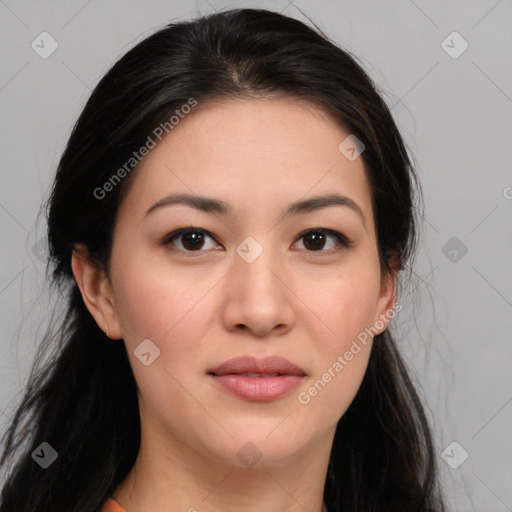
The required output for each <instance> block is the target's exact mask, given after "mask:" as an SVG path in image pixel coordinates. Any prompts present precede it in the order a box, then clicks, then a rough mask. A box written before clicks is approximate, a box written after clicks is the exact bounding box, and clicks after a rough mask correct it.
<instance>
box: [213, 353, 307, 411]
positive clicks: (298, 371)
mask: <svg viewBox="0 0 512 512" xmlns="http://www.w3.org/2000/svg"><path fill="white" fill-rule="evenodd" d="M208 375H209V376H210V378H211V379H212V382H214V383H215V384H216V385H218V386H219V387H220V388H221V389H223V390H224V391H227V392H228V393H230V394H231V395H235V396H237V397H238V398H242V399H243V400H246V401H250V402H269V401H272V400H276V399H278V398H280V397H282V396H285V395H288V394H289V393H290V392H291V391H292V390H294V389H296V388H297V387H298V386H299V385H300V384H301V383H302V382H303V379H304V377H305V376H306V372H305V371H304V370H303V369H302V368H301V367H299V366H297V365H295V364H293V363H291V362H290V361H288V360H287V359H284V358H283V357H279V356H272V357H267V358H265V359H257V358H255V357H250V356H244V357H237V358H235V359H230V360H229V361H226V362H225V363H223V364H221V365H220V366H217V367H216V368H213V369H212V370H210V371H209V372H208Z"/></svg>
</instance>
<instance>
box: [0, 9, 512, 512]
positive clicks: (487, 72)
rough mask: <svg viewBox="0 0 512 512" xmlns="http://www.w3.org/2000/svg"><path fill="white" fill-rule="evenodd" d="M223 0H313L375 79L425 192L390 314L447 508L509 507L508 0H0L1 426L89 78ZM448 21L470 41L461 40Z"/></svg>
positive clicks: (17, 378)
mask: <svg viewBox="0 0 512 512" xmlns="http://www.w3.org/2000/svg"><path fill="white" fill-rule="evenodd" d="M227 7H264V8H269V9H272V10H277V11H282V12H283V13H285V14H287V15H289V16H293V17H296V18H298V19H300V20H303V21H306V22H307V23H309V22H308V20H307V19H306V18H305V17H304V14H303V13H305V14H307V16H309V17H310V18H311V19H312V20H313V21H314V22H315V23H316V24H317V25H318V26H320V28H322V30H324V32H326V33H327V34H328V35H329V36H330V37H331V38H332V39H334V40H335V41H336V42H338V43H339V44H341V45H342V46H344V47H345V48H346V49H348V50H351V51H352V52H353V53H355V55H356V56H357V57H358V58H359V59H360V61H361V62H362V64H363V66H364V67H365V69H366V71H367V72H368V73H369V74H370V76H371V77H372V78H373V79H374V80H375V82H376V83H377V84H378V85H379V86H380V87H381V88H382V94H383V96H384V98H385V100H386V102H387V103H388V105H389V106H390V107H391V108H392V113H393V115H394V117H395V119H396V121H397V123H398V125H399V128H400V130H401V132H402V134H403V136H404V138H405V140H406V143H407V144H408V146H409V148H410V150H411V152H412V153H413V155H414V158H415V160H416V166H417V171H418V173H419V175H420V178H421V181H422V185H423V189H424V193H425V206H426V219H425V222H424V224H423V227H422V237H423V238H422V243H421V245H420V248H419V252H418V257H417V259H416V261H415V264H414V267H413V270H414V274H413V280H412V281H411V282H410V283H409V285H408V287H407V289H404V293H403V295H402V297H401V298H400V299H399V302H400V303H401V304H402V305H403V307H404V310H403V311H402V312H401V313H400V315H399V316H398V317H397V318H396V325H395V326H394V330H395V333H396V334H397V336H398V337H399V338H400V341H399V346H400V347H401V349H402V351H403V354H404V356H405V357H406V359H407V360H408V361H409V362H410V365H411V371H412V373H413V375H414V380H415V381H417V382H419V383H421V386H422V387H421V395H422V396H423V397H424V399H425V401H426V402H427V405H428V413H429V416H430V417H431V419H432V422H433V425H434V428H435V441H436V450H437V452H438V454H439V455H440V466H441V469H442V477H443V484H444V487H445V489H446V494H447V497H448V502H449V510H453V511H466V510H468V511H469V510H475V511H497V512H501V511H505V510H512V485H511V482H512V461H511V455H512V441H511V437H510V432H511V430H512V429H511V425H512V403H511V402H512V377H511V370H510V366H511V362H512V343H511V336H510V333H511V332H512V314H511V313H512V272H511V271H510V268H511V263H512V222H511V220H512V172H511V164H510V162H511V156H512V149H511V147H512V144H511V143H512V66H511V60H512V59H511V55H512V30H511V28H512V2H511V1H510V0H508V1H507V0H500V1H496V0H485V1H484V0H482V1H475V0H474V1H451V2H446V1H440V0H439V1H426V0H415V1H413V0H396V1H386V2H383V1H368V0H366V1H359V2H357V1H339V0H338V1H334V0H322V1H306V0H294V1H293V3H292V2H287V1H286V0H275V1H270V0H269V1H261V2H243V1H234V2H228V1H215V0H208V1H206V0H197V1H195V2H185V1H169V0H166V1H163V0H162V1H156V0H153V1H150V2H135V1H120V0H110V1H103V2H100V1H99V0H89V1H87V0H82V1H68V2H57V1H45V2H44V5H43V3H42V2H36V1H31V2H29V1H16V2H15V1H14V0H0V29H1V35H0V37H1V41H2V44H1V45H0V54H1V62H2V65H1V70H0V108H1V121H0V130H1V138H0V139H1V142H0V144H1V147H0V150H1V168H0V179H1V186H0V233H1V245H0V321H1V328H2V336H1V338H0V356H1V359H0V367H1V370H0V371H1V374H0V409H1V420H2V428H5V424H6V421H7V419H8V418H9V417H10V416H11V415H12V411H13V406H14V402H11V400H12V399H13V397H15V396H16V393H18V392H19V390H20V389H21V388H22V386H23V384H24V382H25V380H26V378H27V375H28V371H29V370H30V365H31V361H32V356H33V354H34V351H35V348H36V346H37V342H38V340H39V339H40V337H41V335H42V333H43V329H44V324H45V322H46V321H47V318H48V310H49V305H48V304H49V302H48V296H47V293H48V291H47V289H46V285H45V281H44V270H45V265H44V263H43V261H44V251H45V248H44V246H43V245H41V244H39V245H38V244H37V242H38V241H39V240H40V239H41V237H42V235H43V233H44V228H45V226H44V220H42V219H39V220H38V217H37V216H38V212H39V208H40V205H41V202H42V200H43V199H44V198H46V196H47V194H48V191H49V186H50V183H51V177H52V174H53V172H54V171H55V169H56V166H57V163H58V159H59V157H60V154H61V153H62V151H63V149H64V145H65V143H66V140H67V138H68V136H69V134H70V130H71V128H72V126H73V124H74V122H75V120H76V118H77V116H78V114H79V113H80V111H81V109H82V107H83V105H84V103H85V101H86V99H87V97H88V96H89V94H90V91H91V90H92V88H93V87H94V86H95V85H96V83H97V82H98V80H99V79H100V78H101V76H102V75H103V73H105V71H106V70H107V69H108V67H109V66H110V65H111V64H112V63H113V62H114V61H115V60H116V59H117V58H118V57H120V56H121V55H122V54H123V53H125V52H126V51H127V50H128V49H129V48H131V47H132V46H133V45H134V44H135V43H136V42H137V41H140V40H141V39H142V38H144V37H146V36H147V35H149V34H150V33H152V32H154V31H155V30H156V29H157V28H159V27H162V26H163V25H164V24H166V23H168V22H170V21H171V20H173V19H176V18H190V17H194V16H195V15H197V14H200V13H201V14H205V13H207V12H211V11H213V10H218V9H224V8H227ZM301 11H302V12H301ZM43 31H46V32H48V33H49V34H51V36H52V37H53V38H54V39H55V40H56V41H57V43H58V48H57V50H56V51H55V52H54V53H53V54H52V55H51V56H49V57H48V58H47V59H43V58H41V57H40V56H39V54H38V53H36V51H34V50H33V49H32V47H31V43H32V41H34V40H35V41H36V43H37V41H40V38H38V36H39V34H41V32H43ZM454 31H456V32H458V33H459V34H460V36H461V37H462V38H463V40H465V41H467V43H468V45H469V46H468V48H467V49H466V51H464V52H463V53H462V54H460V55H458V53H459V52H460V50H461V49H462V48H463V41H462V39H460V38H459V36H457V35H455V36H453V35H452V36H450V37H448V36H449V35H450V34H452V32H454ZM447 37H448V39H447ZM445 40H446V42H445V43H444V44H443V41H445ZM450 47H451V48H450ZM46 48H48V44H47V45H46ZM450 52H451V54H452V55H450V54H449V53H450ZM454 57H456V58H454ZM453 237H456V239H455V240H452V239H453ZM447 244H448V245H447ZM34 246H35V248H34ZM465 249H467V252H466V253H465V254H464V251H465ZM453 442H457V443H458V445H455V446H454V445H451V443H453ZM450 445H451V446H450ZM462 450H465V451H466V452H467V453H468V458H467V459H466V460H465V461H464V462H463V463H462V464H460V465H459V466H458V467H456V468H453V467H451V466H450V465H449V464H448V462H450V463H451V465H452V466H453V465H457V464H455V462H456V461H457V460H458V461H459V463H460V461H461V460H462V459H461V457H462V455H463V454H464V452H463V451H462ZM443 453H444V455H443V456H441V455H442V454H443Z"/></svg>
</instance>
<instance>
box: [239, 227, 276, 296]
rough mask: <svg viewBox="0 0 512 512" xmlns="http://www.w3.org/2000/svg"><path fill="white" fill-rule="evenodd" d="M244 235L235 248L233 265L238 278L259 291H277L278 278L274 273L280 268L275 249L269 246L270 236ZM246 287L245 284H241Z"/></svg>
mask: <svg viewBox="0 0 512 512" xmlns="http://www.w3.org/2000/svg"><path fill="white" fill-rule="evenodd" d="M258 238H259V241H258V240H256V238H254V237H252V236H248V237H246V238H245V239H244V240H243V241H242V242H241V243H240V244H239V245H238V246H237V248H236V253H237V255H236V258H235V267H236V271H237V272H236V274H237V275H238V278H239V279H241V280H242V281H245V283H247V285H249V286H250V287H251V288H253V289H255V290H258V292H259V293H269V292H272V295H273V294H274V293H273V292H277V291H278V290H277V289H278V288H279V280H278V279H277V278H276V276H275V273H276V272H279V269H282V265H281V263H282V262H279V261H278V260H279V258H278V255H277V251H276V249H275V248H273V247H271V244H270V242H269V240H270V237H266V238H264V237H262V236H260V237H258ZM242 288H243V289H247V287H246V286H242Z"/></svg>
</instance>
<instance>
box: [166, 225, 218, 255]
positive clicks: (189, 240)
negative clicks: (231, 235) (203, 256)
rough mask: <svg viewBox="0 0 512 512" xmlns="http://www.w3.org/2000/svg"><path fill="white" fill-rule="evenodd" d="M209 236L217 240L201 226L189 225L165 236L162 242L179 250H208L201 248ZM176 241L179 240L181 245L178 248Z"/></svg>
mask: <svg viewBox="0 0 512 512" xmlns="http://www.w3.org/2000/svg"><path fill="white" fill-rule="evenodd" d="M207 238H210V239H211V240H214V241H215V238H214V237H213V236H212V235H210V234H209V233H208V231H205V230H204V229H200V228H193V227H189V228H182V229H179V230H177V231H173V232H172V233H170V234H169V235H167V236H166V237H165V239H164V240H163V242H162V243H163V245H166V246H169V245H170V246H172V248H171V250H177V251H181V252H185V253H187V252H189V253H190V252H206V251H204V250H201V249H202V248H203V247H204V245H205V240H206V239H207ZM175 241H177V242H178V243H179V244H180V245H181V247H178V248H176V245H175ZM175 248H176V249H175ZM207 249H208V248H207Z"/></svg>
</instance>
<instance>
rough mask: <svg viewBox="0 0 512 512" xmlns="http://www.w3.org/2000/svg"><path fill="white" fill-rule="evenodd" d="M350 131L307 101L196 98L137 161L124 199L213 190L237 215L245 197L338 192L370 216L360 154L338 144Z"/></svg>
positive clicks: (251, 200) (271, 202) (140, 201)
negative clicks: (202, 100)
mask: <svg viewBox="0 0 512 512" xmlns="http://www.w3.org/2000/svg"><path fill="white" fill-rule="evenodd" d="M349 135H350V131H349V130H348V129H347V128H345V127H344V126H343V125H342V124H341V123H340V122H338V121H337V120H336V119H335V118H334V117H333V116H332V115H331V114H330V113H328V112H327V111H326V110H325V109H323V108H321V107H320V106H319V105H318V104H317V103H313V102H310V101H305V100H300V99H299V100H297V99H289V98H272V99H268V98H266V99H243V100H241V99H237V100H231V99H230V100H223V101H216V102H209V103H205V104H204V105H202V104H201V103H200V102H199V103H198V106H197V107H195V108H194V109H193V110H192V111H191V113H190V114H188V115H185V116H184V117H183V119H181V120H180V122H179V123H178V124H177V125H175V126H174V127H173V128H172V130H171V131H170V132H169V134H168V135H166V136H165V137H164V138H163V140H162V142H161V143H159V144H158V145H157V146H156V147H155V148H154V149H152V150H151V151H150V152H149V154H148V155H147V156H146V157H145V158H144V160H143V161H142V162H141V164H140V165H139V167H138V168H137V170H136V171H135V172H134V174H135V175H134V176H132V178H133V180H130V181H131V183H130V187H129V191H128V194H127V197H126V200H127V201H128V202H130V203H131V204H132V207H133V208H134V209H140V208H143V207H146V208H147V207H149V206H150V203H151V204H153V203H154V202H155V201H158V200H159V199H161V198H162V197H163V196H165V195H167V194H169V193H173V192H182V193H188V194H197V195H201V196H210V197H216V198H218V199H221V200H223V201H225V202H227V203H229V204H231V205H233V208H234V210H235V212H236V213H240V214H242V213H243V211H244V210H247V209H248V208H249V206H250V205H251V204H252V205H255V204H258V205H260V207H261V208H273V207H274V206H275V207H276V208H279V209H280V210H281V209H282V205H283V203H287V204H288V203H291V202H294V201H296V200H297V199H299V198H302V197H304V196H308V195H320V194H327V193H339V194H343V195H345V196H349V197H351V198H352V199H353V200H354V201H355V202H357V203H358V204H359V205H360V207H361V209H362V210H363V211H364V213H365V217H367V218H368V217H370V216H371V204H370V203H371V196H370V189H369V184H368V181H367V178H366V172H365V167H364V161H363V160H362V158H361V157H359V158H356V159H355V160H353V161H350V160H349V159H347V158H346V156H345V155H344V154H343V153H342V152H340V150H339V149H338V148H339V145H340V143H341V142H342V141H343V140H344V139H346V137H347V136H349ZM133 208H132V209H133Z"/></svg>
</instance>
